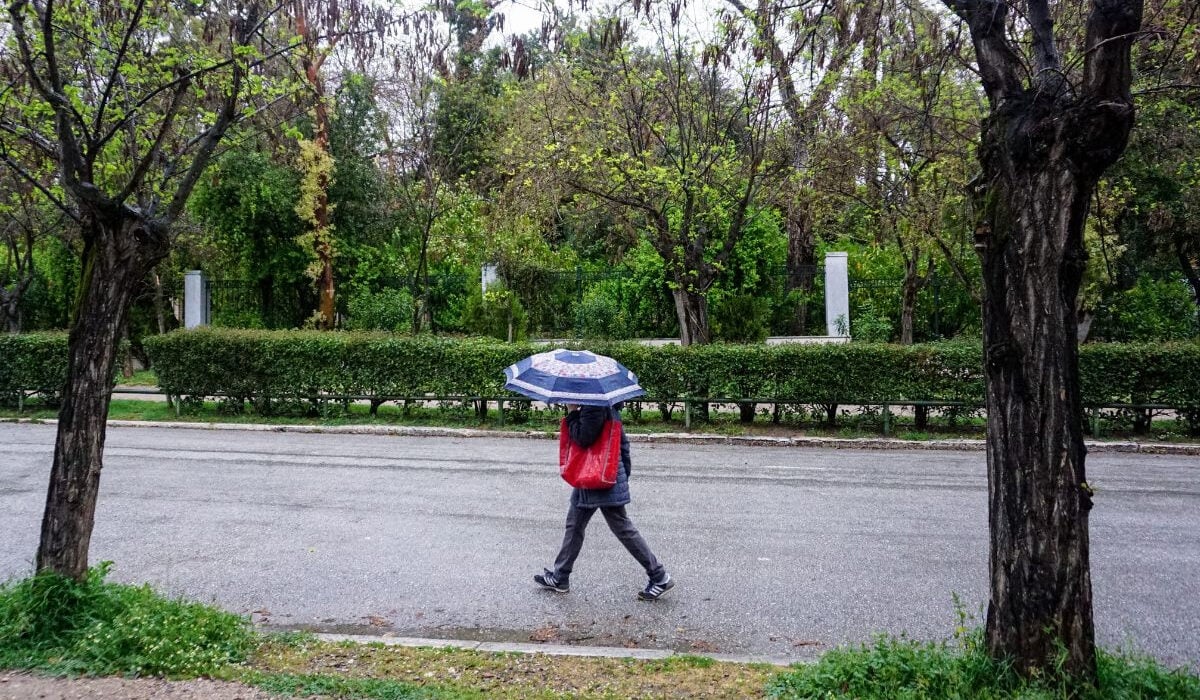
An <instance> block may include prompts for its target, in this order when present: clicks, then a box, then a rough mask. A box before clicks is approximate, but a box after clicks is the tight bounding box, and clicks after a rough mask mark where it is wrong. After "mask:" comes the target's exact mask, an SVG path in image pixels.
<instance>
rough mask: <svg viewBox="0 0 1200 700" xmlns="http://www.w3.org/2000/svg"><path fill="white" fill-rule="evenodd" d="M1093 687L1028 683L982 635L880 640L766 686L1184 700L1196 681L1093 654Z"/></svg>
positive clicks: (883, 695) (837, 693)
mask: <svg viewBox="0 0 1200 700" xmlns="http://www.w3.org/2000/svg"><path fill="white" fill-rule="evenodd" d="M1097 664H1098V667H1099V682H1098V688H1095V689H1093V688H1087V687H1080V686H1079V685H1078V684H1076V683H1074V682H1073V681H1072V680H1071V679H1069V678H1065V677H1047V678H1043V679H1040V680H1038V681H1027V680H1023V679H1021V678H1020V677H1018V676H1017V674H1016V673H1014V672H1013V671H1012V670H1011V669H1010V668H1009V667H1008V666H1007V665H1005V664H1003V663H998V662H996V661H994V660H992V659H991V657H989V656H988V655H987V652H986V650H985V649H984V646H983V644H982V631H981V630H974V631H970V632H965V633H964V634H962V635H961V636H960V637H959V639H958V640H956V643H954V644H951V643H947V642H933V643H929V642H916V641H913V640H909V639H905V638H900V639H895V638H890V637H879V638H878V639H876V640H875V643H874V644H872V645H869V646H868V645H863V646H861V647H858V648H839V649H834V650H831V651H829V652H826V653H825V654H824V655H823V656H822V657H821V659H820V660H819V661H817V662H816V663H814V664H812V665H796V666H794V667H793V668H792V670H789V671H786V672H784V673H781V674H779V675H778V676H777V677H776V678H775V679H774V680H772V681H771V683H770V684H769V685H768V688H767V693H768V695H769V696H770V697H773V698H822V699H826V700H841V699H845V700H850V699H851V698H853V699H854V700H942V699H946V700H950V699H955V700H958V699H964V700H965V699H966V698H972V699H978V700H1010V699H1011V700H1059V699H1061V700H1067V699H1068V698H1080V700H1107V699H1109V698H1112V699H1113V700H1117V699H1120V700H1126V699H1130V700H1133V699H1137V700H1142V699H1144V700H1151V699H1152V698H1153V699H1159V698H1162V699H1166V698H1170V699H1173V700H1187V699H1195V698H1200V678H1197V677H1196V676H1194V675H1191V674H1189V673H1187V672H1186V671H1185V670H1182V669H1181V670H1174V671H1172V670H1168V669H1166V668H1164V667H1163V666H1161V665H1160V664H1158V663H1156V662H1154V661H1152V660H1150V659H1146V658H1143V657H1137V656H1132V655H1119V654H1110V653H1108V652H1104V651H1099V652H1098V653H1097Z"/></svg>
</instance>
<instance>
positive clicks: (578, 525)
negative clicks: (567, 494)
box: [554, 504, 664, 583]
mask: <svg viewBox="0 0 1200 700" xmlns="http://www.w3.org/2000/svg"><path fill="white" fill-rule="evenodd" d="M600 512H601V513H603V514H604V520H605V521H607V522H608V529H610V530H612V532H613V534H614V535H616V536H617V539H618V540H621V544H623V545H625V549H627V550H629V553H630V554H632V555H633V558H634V559H637V560H638V563H639V564H641V565H642V568H643V569H645V570H646V575H647V576H649V577H650V580H651V581H659V580H660V579H661V578H662V576H663V573H664V570H663V565H662V564H660V563H659V562H658V559H657V558H655V556H654V552H651V551H650V545H648V544H646V540H644V539H643V538H642V535H641V533H639V532H638V529H637V527H635V526H634V524H633V521H632V520H630V519H629V516H628V515H627V514H626V513H625V506H606V507H601V508H600ZM595 514H596V509H595V508H579V507H577V506H575V505H574V504H572V505H571V507H570V508H569V509H568V510H567V529H566V532H565V533H564V534H563V543H562V549H560V550H559V551H558V558H557V559H555V561H554V577H555V578H557V579H558V580H559V581H562V582H564V583H565V582H566V581H567V580H568V579H570V577H571V569H572V567H573V566H574V565H575V559H576V558H578V557H579V551H580V550H581V549H583V532H584V530H586V529H587V526H588V521H590V520H591V519H592V516H593V515H595Z"/></svg>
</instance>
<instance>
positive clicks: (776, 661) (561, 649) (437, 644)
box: [313, 633, 812, 666]
mask: <svg viewBox="0 0 1200 700" xmlns="http://www.w3.org/2000/svg"><path fill="white" fill-rule="evenodd" d="M313 636H314V637H316V638H317V639H319V640H321V641H322V642H332V643H335V644H336V643H339V642H353V643H355V644H382V645H384V646H398V647H428V648H432V649H444V648H451V649H462V650H465V651H485V652H493V653H517V654H547V655H549V656H589V657H598V658H610V659H641V660H650V659H668V658H671V657H672V656H688V657H696V656H702V657H704V658H707V659H712V660H714V661H725V662H728V663H735V664H770V665H772V666H790V665H792V664H795V663H812V659H799V658H795V659H789V658H784V657H781V656H746V655H739V654H698V653H691V654H684V653H680V652H676V651H671V650H670V649H638V648H626V647H589V646H575V645H570V644H535V643H532V642H531V643H528V644H517V643H511V642H476V641H471V640H466V639H430V638H423V637H389V636H387V635H381V636H376V635H367V634H323V633H319V634H314V635H313Z"/></svg>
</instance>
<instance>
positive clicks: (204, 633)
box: [0, 563, 254, 676]
mask: <svg viewBox="0 0 1200 700" xmlns="http://www.w3.org/2000/svg"><path fill="white" fill-rule="evenodd" d="M108 569H109V564H108V563H103V564H100V565H99V566H96V567H93V568H91V569H89V570H88V573H87V577H86V578H85V579H84V580H83V581H82V582H78V581H75V580H73V579H69V578H65V577H62V576H59V575H58V574H52V573H40V574H37V575H35V576H32V577H29V578H26V579H22V580H20V581H16V582H10V583H7V584H4V585H0V668H23V669H43V670H48V671H51V672H60V673H64V672H65V673H87V674H94V675H115V674H125V675H141V676H198V675H211V674H213V673H215V672H217V671H218V670H220V669H221V668H222V667H224V666H226V665H227V664H230V663H233V662H237V661H240V660H242V659H244V658H245V656H246V654H247V653H248V652H249V650H250V649H251V647H252V645H253V642H254V634H253V632H252V631H251V630H250V628H249V625H248V624H247V621H246V620H245V619H244V618H241V617H239V616H237V615H233V614H231V613H227V612H224V611H221V610H217V609H215V608H211V607H208V606H206V605H201V604H199V603H192V602H188V601H184V600H169V599H166V598H163V597H162V596H160V595H158V594H157V593H155V592H154V591H153V590H151V589H150V587H149V586H129V585H123V584H117V583H108V582H105V580H104V579H105V577H106V576H107V575H108Z"/></svg>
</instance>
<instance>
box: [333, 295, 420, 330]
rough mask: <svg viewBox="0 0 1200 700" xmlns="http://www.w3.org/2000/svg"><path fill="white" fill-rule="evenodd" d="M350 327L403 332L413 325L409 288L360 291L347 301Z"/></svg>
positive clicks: (347, 325)
mask: <svg viewBox="0 0 1200 700" xmlns="http://www.w3.org/2000/svg"><path fill="white" fill-rule="evenodd" d="M346 306H347V309H348V312H349V313H348V315H349V318H348V319H347V321H346V328H347V330H352V331H393V332H403V331H407V330H410V329H411V328H412V321H413V298H412V294H411V293H409V291H408V290H407V289H384V290H381V291H378V292H373V293H372V292H360V293H357V294H355V295H354V296H352V297H350V301H349V302H348V303H347V304H346Z"/></svg>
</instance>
